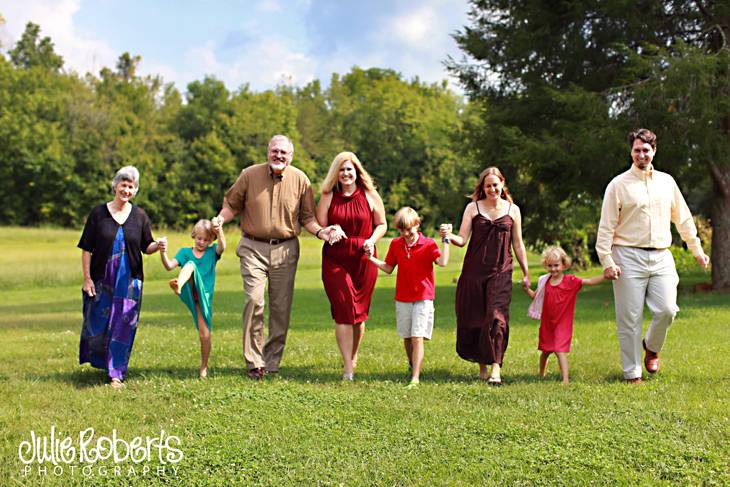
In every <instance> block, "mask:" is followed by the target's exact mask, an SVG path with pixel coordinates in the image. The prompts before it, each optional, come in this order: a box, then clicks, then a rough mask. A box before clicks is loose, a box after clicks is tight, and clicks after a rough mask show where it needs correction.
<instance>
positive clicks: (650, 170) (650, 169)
mask: <svg viewBox="0 0 730 487" xmlns="http://www.w3.org/2000/svg"><path fill="white" fill-rule="evenodd" d="M630 171H631V174H633V175H634V176H636V177H637V178H639V179H641V180H642V181H644V180H646V179H647V178H651V177H652V176H654V165H653V164H649V166H647V168H646V169H644V170H643V171H642V170H641V169H639V168H638V167H636V165H635V164H634V163H633V162H632V163H631V169H630Z"/></svg>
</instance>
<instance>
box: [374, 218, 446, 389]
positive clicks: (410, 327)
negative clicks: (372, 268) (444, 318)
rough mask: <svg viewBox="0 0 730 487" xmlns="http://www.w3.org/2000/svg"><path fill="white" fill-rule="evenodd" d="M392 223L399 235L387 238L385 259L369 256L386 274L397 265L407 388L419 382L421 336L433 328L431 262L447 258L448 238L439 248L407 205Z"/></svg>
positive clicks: (397, 304)
mask: <svg viewBox="0 0 730 487" xmlns="http://www.w3.org/2000/svg"><path fill="white" fill-rule="evenodd" d="M393 223H394V224H395V227H396V228H397V229H398V231H399V232H400V237H397V238H394V239H393V240H392V241H391V242H390V247H389V248H388V254H387V255H386V256H385V261H382V260H379V259H377V258H376V257H374V256H373V255H372V254H370V253H368V259H369V260H370V262H372V263H373V264H375V265H376V266H377V267H378V268H379V269H380V270H381V271H383V272H385V273H387V274H390V273H391V272H393V269H395V267H396V266H400V269H399V270H398V275H397V278H396V281H395V315H396V323H397V328H398V334H399V335H400V337H401V338H403V345H404V346H405V349H406V355H407V356H408V362H409V363H410V364H411V382H410V383H409V384H408V386H407V387H408V388H409V389H410V388H414V387H417V386H418V383H419V376H420V374H421V362H422V361H423V340H424V339H426V340H430V339H431V332H432V331H433V299H434V297H435V295H436V292H435V286H434V278H433V264H434V263H436V264H437V265H439V266H441V267H444V266H445V265H446V264H447V263H448V262H449V242H448V240H447V239H444V240H443V249H442V251H441V252H439V249H438V246H437V245H436V242H435V241H434V240H433V239H431V238H426V237H424V236H423V234H421V233H420V232H419V231H418V229H419V227H420V226H421V218H420V217H419V216H418V213H416V211H415V210H414V209H413V208H410V207H408V206H405V207H403V208H401V209H400V210H398V211H397V212H396V214H395V217H394V218H393Z"/></svg>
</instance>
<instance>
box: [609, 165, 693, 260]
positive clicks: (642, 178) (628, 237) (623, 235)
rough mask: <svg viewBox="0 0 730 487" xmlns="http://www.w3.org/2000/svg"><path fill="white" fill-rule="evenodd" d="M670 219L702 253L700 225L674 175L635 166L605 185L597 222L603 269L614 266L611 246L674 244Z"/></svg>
mask: <svg viewBox="0 0 730 487" xmlns="http://www.w3.org/2000/svg"><path fill="white" fill-rule="evenodd" d="M670 222H673V223H674V225H675V226H676V227H677V231H678V232H679V235H680V236H681V237H682V240H684V241H685V242H686V243H687V247H688V248H689V249H690V250H691V251H692V254H693V255H694V256H695V257H696V256H698V255H702V246H701V244H700V239H699V238H698V237H697V227H695V223H694V220H692V213H691V212H690V211H689V207H688V206H687V203H686V202H685V201H684V197H683V196H682V193H681V192H680V191H679V187H677V183H676V182H675V181H674V178H673V177H672V176H670V175H669V174H667V173H664V172H660V171H656V170H654V168H653V166H651V165H649V167H648V168H647V169H646V170H644V171H642V170H641V169H639V168H637V167H636V166H635V165H633V164H632V165H631V168H630V169H629V170H628V171H626V172H624V173H623V174H619V175H618V176H616V177H615V178H613V180H612V181H611V182H610V183H609V184H608V186H607V187H606V194H605V195H604V197H603V207H602V208H601V222H600V223H599V224H598V236H597V238H596V253H598V259H599V260H600V261H601V265H603V268H604V269H605V268H607V267H611V266H613V265H615V263H614V261H613V258H612V257H611V247H612V246H614V245H622V246H626V247H641V248H656V249H665V248H667V247H669V246H670V245H671V244H672V232H671V226H670Z"/></svg>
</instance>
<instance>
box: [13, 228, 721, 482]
mask: <svg viewBox="0 0 730 487" xmlns="http://www.w3.org/2000/svg"><path fill="white" fill-rule="evenodd" d="M233 230H234V229H233V228H232V227H231V228H229V244H230V246H231V249H229V251H228V252H227V253H226V254H225V255H224V257H223V260H222V261H221V262H220V264H219V267H218V282H217V284H216V297H215V307H214V325H213V352H212V355H211V369H210V378H209V379H208V380H205V381H203V380H199V379H198V378H197V367H198V361H199V350H198V342H197V334H196V332H195V329H194V327H193V326H192V323H191V318H190V316H189V314H188V312H187V309H186V308H185V307H184V306H183V305H182V303H180V302H179V301H178V300H177V298H175V297H174V296H173V295H172V293H171V292H170V290H169V288H167V285H166V281H167V279H169V278H171V277H172V276H173V273H166V272H165V271H164V269H163V268H162V265H161V264H160V261H159V256H158V255H154V256H151V257H146V262H145V274H146V280H145V291H144V300H143V306H142V315H141V321H140V327H139V331H138V333H137V340H136V343H135V346H134V352H133V354H132V359H131V361H130V372H129V374H128V378H127V381H126V383H127V386H126V388H125V389H124V390H123V391H114V390H112V389H111V388H110V387H109V386H108V385H107V382H106V379H105V374H104V373H103V372H101V371H98V370H95V369H92V368H90V367H89V366H88V365H85V366H83V367H80V366H79V365H78V364H77V363H78V341H79V331H80V327H81V295H80V288H81V269H80V260H81V259H80V251H79V250H78V249H77V248H76V247H75V245H76V242H77V240H78V237H79V234H80V231H78V230H49V229H20V228H3V229H2V231H3V234H4V235H5V238H4V240H5V242H4V244H3V252H2V253H0V269H2V270H3V271H2V273H0V290H2V291H3V297H4V299H3V300H2V303H1V304H0V316H2V319H1V321H0V340H1V341H2V345H3V352H2V354H0V395H1V396H2V398H3V399H2V401H0V428H1V429H2V436H1V437H0V479H2V480H1V481H0V483H2V485H36V484H41V483H43V484H44V485H75V484H79V485H81V484H85V485H92V484H93V485H98V484H129V483H133V484H139V485H148V484H185V485H203V484H212V485H232V484H240V485H291V484H305V485H311V484H322V485H496V484H522V485H535V484H568V485H573V484H588V483H597V484H631V485H686V484H716V485H727V484H730V360H728V357H729V356H730V299H728V296H727V295H724V296H723V295H714V294H695V293H693V292H692V290H693V285H694V283H696V282H699V281H701V280H708V279H709V276H707V275H703V274H702V273H699V272H698V273H696V274H691V275H685V276H681V277H682V279H683V280H682V284H681V289H680V296H679V306H680V308H681V311H680V314H679V316H678V318H677V321H676V322H675V323H674V325H673V327H672V329H671V331H670V336H669V339H668V341H667V344H666V347H665V350H664V351H663V353H662V370H661V371H660V372H659V373H658V374H657V375H656V376H653V377H649V378H648V380H645V382H644V383H643V384H642V385H640V386H627V385H624V384H623V383H622V382H621V370H620V363H619V350H618V342H617V338H616V332H615V327H614V322H613V316H614V312H613V296H612V292H611V287H610V284H607V283H604V284H602V285H600V286H596V287H593V288H588V289H586V290H584V291H582V292H581V294H580V296H579V298H578V308H577V311H576V326H575V335H574V340H573V348H572V352H571V354H570V365H571V381H572V382H571V384H570V385H568V386H562V385H561V384H560V381H559V372H558V369H557V364H556V363H555V361H554V359H553V360H551V363H550V366H549V367H550V375H549V377H548V378H547V379H546V380H544V381H541V380H539V379H538V377H537V365H538V364H537V361H538V352H537V350H536V346H537V323H536V322H533V321H531V320H529V319H528V318H527V315H526V311H527V305H528V301H527V297H526V296H525V295H524V294H523V293H522V292H521V291H519V290H518V288H517V287H515V293H514V299H513V302H512V317H511V336H510V344H509V348H508V350H507V355H506V357H505V366H504V369H503V377H504V380H505V383H506V384H505V386H504V387H501V388H489V387H487V386H486V385H484V384H483V383H480V382H478V381H477V380H476V376H477V371H478V369H477V366H476V365H475V364H470V363H467V362H464V361H462V360H460V359H459V358H458V357H457V356H456V353H455V350H454V341H455V318H454V310H453V303H454V293H455V287H456V284H455V282H454V278H456V277H457V276H458V275H459V270H460V267H461V258H462V255H463V253H462V252H461V251H459V249H455V251H454V252H453V253H452V256H453V258H452V263H451V264H450V265H449V266H448V267H447V268H445V269H438V270H437V271H436V279H437V299H436V326H435V330H434V336H433V340H432V341H431V342H430V343H428V344H427V346H426V357H425V361H424V372H423V375H422V385H421V387H419V388H417V389H414V390H405V388H404V386H405V385H406V381H407V361H406V359H405V354H404V352H403V350H402V342H401V341H400V339H399V338H398V336H397V334H396V331H395V324H394V305H393V294H394V286H395V276H394V275H393V276H386V275H384V274H382V273H381V275H380V277H379V280H378V285H377V288H376V292H375V296H374V299H373V304H372V307H371V320H370V321H369V322H368V324H367V333H366V335H365V339H364V342H363V347H362V352H361V356H360V360H359V365H358V374H357V376H356V381H355V382H354V383H352V384H350V383H342V382H341V380H340V377H341V365H340V359H339V352H338V350H337V346H336V343H335V339H334V329H333V323H332V321H331V318H330V316H329V303H328V301H327V297H326V296H325V294H324V290H323V288H322V284H321V280H320V256H319V255H320V254H319V252H320V251H319V249H320V245H321V244H320V243H319V242H316V241H314V240H313V239H311V238H306V239H303V240H302V258H301V260H300V264H299V270H298V273H297V283H296V293H295V298H294V309H293V312H292V324H291V328H290V333H289V340H288V344H287V349H286V353H285V355H284V361H283V364H282V370H281V373H280V374H279V376H277V377H273V378H271V377H267V379H266V380H264V381H263V382H260V383H255V382H252V381H251V380H249V379H247V378H246V377H245V376H244V373H245V366H244V362H243V358H242V352H241V316H240V315H241V309H242V305H243V302H242V301H243V293H242V290H241V277H240V274H239V270H238V259H237V258H236V256H235V252H234V251H233V250H232V249H234V248H235V244H236V243H237V238H236V236H235V235H234V234H235V232H234V231H233ZM169 237H170V241H171V244H170V245H171V248H172V251H173V252H175V251H176V250H177V248H179V246H181V245H185V246H189V245H191V243H192V241H191V239H190V238H189V237H187V236H186V235H184V234H182V233H180V234H172V233H171V234H169ZM379 249H380V251H381V253H383V252H384V251H385V249H386V245H385V243H381V244H380V245H379ZM381 255H382V254H381ZM531 268H532V275H533V282H534V281H535V279H536V278H537V276H538V275H539V273H540V272H539V271H540V269H539V267H538V262H537V259H536V258H533V259H532V260H531ZM595 272H597V270H596V269H594V270H593V271H592V272H591V273H590V274H594V273H595ZM515 277H516V278H518V277H520V274H519V272H517V273H516V275H515ZM647 322H648V320H647ZM645 377H646V376H645ZM52 427H55V431H56V434H57V435H58V436H61V437H66V436H70V437H72V438H73V442H74V445H76V446H78V441H77V440H78V437H79V433H80V432H81V431H84V430H86V429H88V428H94V430H95V432H96V436H99V435H104V436H108V437H111V436H112V432H113V430H116V432H117V435H118V437H120V438H123V439H125V440H127V441H130V440H132V439H133V438H135V437H159V436H160V434H161V431H162V430H164V431H165V434H170V435H175V436H177V437H178V438H179V440H180V443H179V449H180V450H181V451H182V452H183V454H184V458H183V460H182V461H181V462H179V463H177V464H175V467H176V468H177V471H175V472H173V471H172V469H171V466H172V464H169V463H168V464H163V463H162V461H161V460H159V459H158V458H157V456H156V455H153V459H152V460H150V461H145V462H141V463H139V464H135V463H133V462H132V461H130V460H127V461H125V462H122V463H118V464H115V463H114V462H113V461H112V460H111V459H110V460H106V461H101V462H98V463H96V464H93V469H90V471H89V470H87V471H86V472H85V473H84V472H81V467H82V466H83V465H84V464H79V463H78V462H76V463H72V464H70V465H67V464H60V465H59V466H60V467H61V468H62V471H60V470H58V469H56V471H55V472H54V468H53V467H54V466H53V464H52V463H50V462H46V463H44V464H43V466H45V467H47V471H46V473H45V474H43V472H41V473H39V465H38V464H37V463H36V464H32V465H30V470H29V473H28V474H27V475H25V474H24V470H23V469H24V465H23V464H22V463H21V462H20V460H19V458H18V449H19V445H20V444H21V442H22V441H24V440H28V439H29V438H30V431H31V430H32V431H34V432H35V433H36V435H40V436H49V435H50V431H51V428H52ZM115 465H116V466H121V469H120V470H119V471H117V472H115V471H114V467H115ZM71 466H74V467H76V469H73V470H72V469H71ZM145 467H146V468H147V469H148V471H145V470H144V468H145ZM162 467H165V468H166V470H165V471H164V473H163V472H162V471H161V470H160V471H157V469H158V468H162ZM86 473H89V475H86Z"/></svg>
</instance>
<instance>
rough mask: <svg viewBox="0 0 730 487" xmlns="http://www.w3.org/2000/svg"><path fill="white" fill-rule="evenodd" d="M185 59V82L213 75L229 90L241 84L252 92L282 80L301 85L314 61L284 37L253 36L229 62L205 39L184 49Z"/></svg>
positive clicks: (311, 74)
mask: <svg viewBox="0 0 730 487" xmlns="http://www.w3.org/2000/svg"><path fill="white" fill-rule="evenodd" d="M185 60H186V62H185V64H186V65H187V66H189V68H190V69H189V72H188V73H186V74H185V75H184V76H183V77H187V78H188V79H187V81H186V83H187V82H189V81H192V80H193V79H201V78H202V76H203V75H205V74H213V75H215V77H216V78H218V79H220V80H221V81H223V82H224V83H225V84H226V86H227V87H228V88H229V89H231V90H235V89H237V88H239V87H240V86H241V85H242V84H244V83H248V84H249V85H250V87H251V89H253V90H256V91H260V90H266V89H271V88H273V87H275V86H277V85H279V84H282V83H283V84H287V85H297V86H301V85H304V84H306V83H308V82H309V81H311V80H313V79H314V70H315V63H314V61H313V60H312V59H311V58H310V57H309V56H307V55H306V54H304V53H303V52H301V51H299V50H297V49H296V48H295V47H294V46H292V45H291V44H290V42H289V41H288V40H284V39H271V38H267V37H264V38H260V39H257V40H255V41H253V42H251V43H250V44H248V45H247V46H244V47H243V48H241V50H240V52H238V53H236V54H234V59H233V61H231V62H225V63H224V62H222V61H220V60H219V59H218V57H217V56H216V49H215V45H214V44H213V43H211V42H209V43H207V44H206V45H204V46H200V47H197V48H194V49H191V50H190V51H188V52H187V53H186V55H185ZM178 86H179V87H180V88H184V85H183V86H180V85H178Z"/></svg>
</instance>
